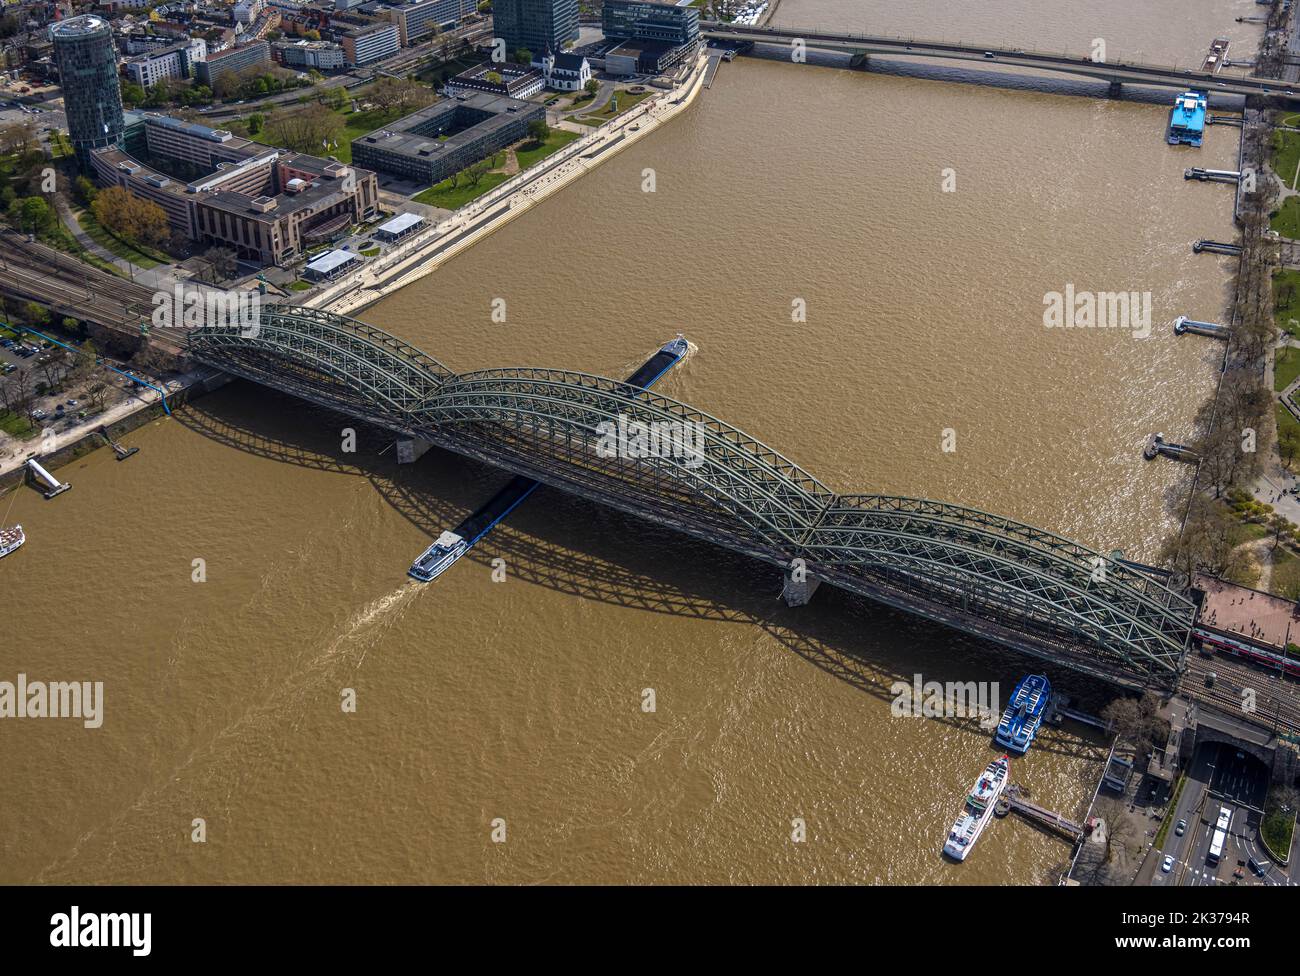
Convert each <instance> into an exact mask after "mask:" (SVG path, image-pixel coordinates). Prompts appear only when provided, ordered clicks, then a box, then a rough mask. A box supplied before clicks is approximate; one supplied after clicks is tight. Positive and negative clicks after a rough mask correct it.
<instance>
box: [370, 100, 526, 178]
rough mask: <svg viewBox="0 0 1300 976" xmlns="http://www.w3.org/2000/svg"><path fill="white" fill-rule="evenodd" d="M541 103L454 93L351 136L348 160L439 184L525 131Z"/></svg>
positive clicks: (518, 138) (524, 133) (392, 173)
mask: <svg viewBox="0 0 1300 976" xmlns="http://www.w3.org/2000/svg"><path fill="white" fill-rule="evenodd" d="M545 118H546V109H545V107H543V106H541V105H538V104H535V103H533V102H524V101H520V100H519V99H516V98H504V97H501V96H498V95H488V94H485V93H481V92H478V93H475V94H472V95H457V96H456V97H455V98H450V99H447V100H446V101H442V102H438V103H436V104H434V105H430V106H429V107H428V108H423V109H421V110H420V111H418V112H415V113H414V114H412V115H408V116H406V118H404V119H399V120H398V121H397V122H395V123H393V124H391V125H388V126H385V127H384V128H382V129H379V130H377V131H375V132H371V133H368V134H367V135H364V136H362V137H361V138H359V139H353V140H352V159H353V161H354V162H355V163H357V165H359V166H366V167H368V168H370V169H376V170H379V171H380V172H383V173H389V174H391V175H393V176H397V177H400V178H402V179H405V180H411V181H413V182H417V183H439V182H441V181H442V180H445V179H446V178H447V177H449V176H451V175H452V174H453V173H459V172H460V171H461V170H463V169H465V168H466V167H467V166H469V165H471V164H472V163H476V162H478V161H479V160H480V159H486V158H487V157H488V156H490V155H492V153H494V152H496V151H497V150H499V149H504V148H506V147H507V146H509V145H511V144H512V143H515V142H518V141H519V140H521V139H523V138H525V137H526V136H527V135H528V124H529V123H530V122H532V121H533V120H534V119H545Z"/></svg>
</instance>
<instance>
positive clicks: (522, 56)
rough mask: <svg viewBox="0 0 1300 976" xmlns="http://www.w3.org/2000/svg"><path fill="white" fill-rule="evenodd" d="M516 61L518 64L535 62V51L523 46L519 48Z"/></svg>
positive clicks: (516, 52)
mask: <svg viewBox="0 0 1300 976" xmlns="http://www.w3.org/2000/svg"><path fill="white" fill-rule="evenodd" d="M515 63H516V64H532V63H533V52H532V51H530V50H528V48H526V47H521V48H519V49H518V50H516V51H515Z"/></svg>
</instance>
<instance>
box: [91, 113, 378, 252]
mask: <svg viewBox="0 0 1300 976" xmlns="http://www.w3.org/2000/svg"><path fill="white" fill-rule="evenodd" d="M132 123H133V127H136V126H143V127H144V129H145V130H146V132H145V141H146V143H147V152H148V156H149V158H150V160H151V162H153V161H159V160H165V161H168V162H171V163H176V164H179V166H178V167H177V168H178V169H182V170H190V171H193V170H198V171H199V172H200V173H201V174H203V175H200V176H198V177H197V178H194V179H189V180H188V181H187V180H185V179H178V178H176V177H175V176H172V175H171V174H169V173H167V172H164V171H162V170H159V169H156V168H154V167H153V166H150V165H146V164H145V163H144V162H142V161H141V160H140V159H138V158H136V157H135V156H133V155H131V154H130V153H128V152H127V151H126V150H125V149H123V148H119V147H116V146H113V147H107V148H103V149H98V150H95V151H94V152H93V153H92V166H93V169H94V172H95V175H96V177H97V179H98V180H99V182H100V184H101V185H104V186H114V185H115V186H121V187H123V188H125V189H126V190H127V191H128V192H130V193H131V194H132V195H133V196H137V197H140V198H142V199H147V200H150V201H152V202H154V203H156V204H157V205H158V206H160V207H161V208H162V209H163V211H164V212H165V213H166V214H167V219H168V223H169V224H170V225H171V227H172V229H173V230H174V231H175V232H177V233H178V234H180V235H182V236H184V237H186V238H188V239H190V240H194V241H197V242H199V243H204V244H221V245H224V246H227V247H230V248H232V249H234V250H235V251H236V253H238V254H239V256H240V257H241V258H243V259H245V260H249V261H256V262H258V263H261V264H264V265H279V266H284V265H287V264H292V263H293V262H294V261H296V260H298V259H299V258H301V256H302V255H303V254H304V253H305V252H306V250H307V248H308V247H309V246H311V245H312V244H315V243H320V242H322V241H328V240H331V239H333V238H334V237H336V236H337V235H338V234H339V233H341V232H342V231H343V230H345V229H346V228H347V227H349V226H351V225H352V224H356V223H362V222H364V221H366V220H370V219H372V218H373V217H374V216H375V214H376V212H377V210H378V202H379V181H378V180H377V179H376V177H375V174H374V173H373V172H370V171H369V170H365V169H359V168H357V167H354V166H349V165H347V164H346V163H341V162H338V161H337V160H333V159H321V158H319V157H316V156H308V155H306V154H304V153H295V152H286V151H285V150H282V149H276V148H275V147H273V146H262V145H259V144H257V143H254V142H250V141H249V140H247V139H241V138H239V137H238V136H234V135H232V134H231V133H230V132H227V131H225V130H223V129H210V128H208V127H207V126H203V125H198V124H196V123H193V122H183V121H181V120H179V119H173V118H170V117H168V116H164V115H152V114H150V115H143V116H141V115H139V114H137V113H133V115H132Z"/></svg>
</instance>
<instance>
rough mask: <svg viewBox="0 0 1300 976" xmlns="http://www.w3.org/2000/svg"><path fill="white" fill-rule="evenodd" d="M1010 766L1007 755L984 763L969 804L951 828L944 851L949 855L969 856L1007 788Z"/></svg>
mask: <svg viewBox="0 0 1300 976" xmlns="http://www.w3.org/2000/svg"><path fill="white" fill-rule="evenodd" d="M1010 769H1011V760H1010V759H1009V758H1008V757H1007V756H1003V757H1002V758H1001V759H995V760H993V762H991V763H989V764H988V765H987V766H986V767H984V772H983V773H981V774H980V778H979V779H978V780H976V781H975V788H974V789H973V790H971V791H970V793H969V794H967V796H966V805H965V807H964V808H963V809H962V812H961V815H960V816H959V817H958V818H957V820H956V822H955V823H954V824H953V825H952V829H951V830H950V831H948V839H947V840H946V841H944V844H943V852H944V853H945V854H947V855H948V856H949V857H951V858H954V859H956V860H958V861H964V860H966V855H967V854H969V853H970V851H971V848H972V847H974V846H975V842H976V841H977V840H979V837H980V834H981V833H983V832H984V827H985V826H986V825H987V824H988V822H989V819H990V818H991V817H992V816H993V808H994V807H995V806H997V803H998V798H999V797H1000V796H1001V795H1002V791H1003V790H1004V789H1006V785H1007V773H1008V772H1009V771H1010Z"/></svg>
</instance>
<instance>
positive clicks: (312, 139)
mask: <svg viewBox="0 0 1300 976" xmlns="http://www.w3.org/2000/svg"><path fill="white" fill-rule="evenodd" d="M342 131H343V120H342V119H340V118H339V116H338V115H337V114H336V113H334V112H332V111H330V110H329V109H328V108H326V107H325V106H324V105H315V104H313V105H305V106H303V107H302V108H300V109H295V110H294V111H292V112H286V113H284V114H283V115H279V114H277V115H275V116H274V117H273V118H272V119H271V121H270V122H268V123H267V125H266V132H267V135H268V136H269V137H270V140H271V142H273V143H275V145H277V146H283V147H284V148H285V149H290V150H293V151H294V152H301V153H311V152H319V151H320V149H321V146H322V145H323V144H326V143H329V142H332V141H334V140H336V139H337V138H338V137H339V135H340V134H342Z"/></svg>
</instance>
